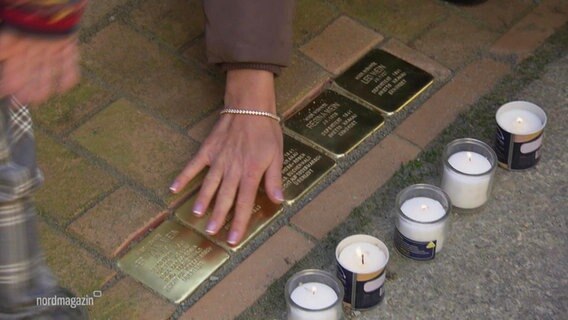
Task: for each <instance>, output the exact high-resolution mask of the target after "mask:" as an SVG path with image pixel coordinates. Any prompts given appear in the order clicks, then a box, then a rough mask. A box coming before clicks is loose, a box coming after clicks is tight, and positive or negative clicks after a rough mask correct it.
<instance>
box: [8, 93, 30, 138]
mask: <svg viewBox="0 0 568 320" xmlns="http://www.w3.org/2000/svg"><path fill="white" fill-rule="evenodd" d="M10 101H11V102H12V105H13V106H15V108H8V113H9V119H8V127H9V128H8V133H9V137H10V145H14V144H16V143H17V142H18V141H20V140H21V139H22V137H23V136H26V135H27V136H29V137H30V138H31V139H33V138H34V131H33V128H32V115H31V114H30V110H29V109H28V107H27V106H24V105H22V104H21V103H20V101H18V99H17V98H16V97H14V96H12V97H11V98H10Z"/></svg>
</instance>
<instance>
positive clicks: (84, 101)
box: [33, 80, 112, 134]
mask: <svg viewBox="0 0 568 320" xmlns="http://www.w3.org/2000/svg"><path fill="white" fill-rule="evenodd" d="M111 99H112V94H111V93H109V92H108V91H105V90H104V89H102V88H100V87H99V86H97V85H95V84H93V83H91V82H90V81H88V80H83V82H82V83H80V84H79V85H78V86H77V87H75V88H73V89H72V90H71V91H69V92H68V93H66V94H64V95H61V96H56V97H54V98H52V99H50V100H49V101H47V102H46V103H45V104H43V105H42V106H40V107H39V108H37V109H35V110H33V117H34V120H35V121H36V122H37V123H38V124H40V125H42V126H44V127H47V128H49V129H51V130H53V131H55V132H57V133H59V134H61V133H64V132H65V131H67V130H69V129H70V128H72V127H73V126H74V125H76V124H77V123H78V122H79V121H81V120H83V119H84V117H85V116H87V115H88V114H89V113H92V112H93V111H95V110H97V109H98V108H101V107H103V106H105V105H107V104H108V103H110V102H111Z"/></svg>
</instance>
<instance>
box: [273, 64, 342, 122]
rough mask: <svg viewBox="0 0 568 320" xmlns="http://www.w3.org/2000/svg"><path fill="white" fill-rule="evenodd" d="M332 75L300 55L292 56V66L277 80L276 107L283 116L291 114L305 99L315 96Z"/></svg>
mask: <svg viewBox="0 0 568 320" xmlns="http://www.w3.org/2000/svg"><path fill="white" fill-rule="evenodd" d="M330 77H331V75H330V74H329V73H327V72H326V71H325V70H323V69H322V68H320V67H319V66H318V65H316V64H315V63H313V62H311V61H309V60H308V59H306V58H304V57H303V56H301V55H300V54H297V53H296V54H294V55H293V56H292V61H291V64H290V66H289V67H288V68H286V69H284V71H283V72H282V74H281V75H280V76H279V77H278V78H276V106H277V110H278V112H279V113H281V114H289V113H290V112H292V110H294V109H295V108H296V107H297V106H298V105H299V104H301V103H302V102H303V101H304V100H305V99H307V98H308V97H311V96H313V95H314V90H319V88H321V87H322V86H323V85H324V84H325V83H326V81H328V80H329V79H330Z"/></svg>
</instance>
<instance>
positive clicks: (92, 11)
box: [81, 0, 127, 28]
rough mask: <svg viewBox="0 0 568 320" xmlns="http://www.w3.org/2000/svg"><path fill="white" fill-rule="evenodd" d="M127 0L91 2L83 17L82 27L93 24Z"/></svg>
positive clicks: (98, 0)
mask: <svg viewBox="0 0 568 320" xmlns="http://www.w3.org/2000/svg"><path fill="white" fill-rule="evenodd" d="M126 1H127V0H97V1H91V2H89V4H88V6H87V10H86V11H85V15H84V16H83V18H82V19H81V27H82V28H88V27H91V26H93V25H94V24H95V23H97V22H98V21H99V19H100V18H102V17H103V16H104V15H106V14H107V13H109V12H111V11H112V9H114V8H115V7H116V6H118V5H121V4H124V3H126Z"/></svg>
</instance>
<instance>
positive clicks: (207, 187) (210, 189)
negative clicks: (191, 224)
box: [193, 164, 234, 231]
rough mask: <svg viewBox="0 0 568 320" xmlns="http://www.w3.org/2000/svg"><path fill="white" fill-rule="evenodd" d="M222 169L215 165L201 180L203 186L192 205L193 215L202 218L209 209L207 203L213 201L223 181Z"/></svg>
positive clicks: (220, 166)
mask: <svg viewBox="0 0 568 320" xmlns="http://www.w3.org/2000/svg"><path fill="white" fill-rule="evenodd" d="M223 169H224V167H223V166H222V165H220V164H216V165H214V166H212V167H211V168H210V169H209V172H207V175H206V176H205V179H204V180H203V185H202V186H201V189H200V190H199V195H198V196H197V199H196V200H195V203H194V204H193V213H195V215H197V216H202V215H203V214H204V213H205V211H206V210H207V208H208V207H209V203H210V202H211V199H213V196H214V195H215V192H216V191H217V188H219V185H220V184H221V179H223ZM233 198H234V197H233ZM217 231H218V229H217Z"/></svg>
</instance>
